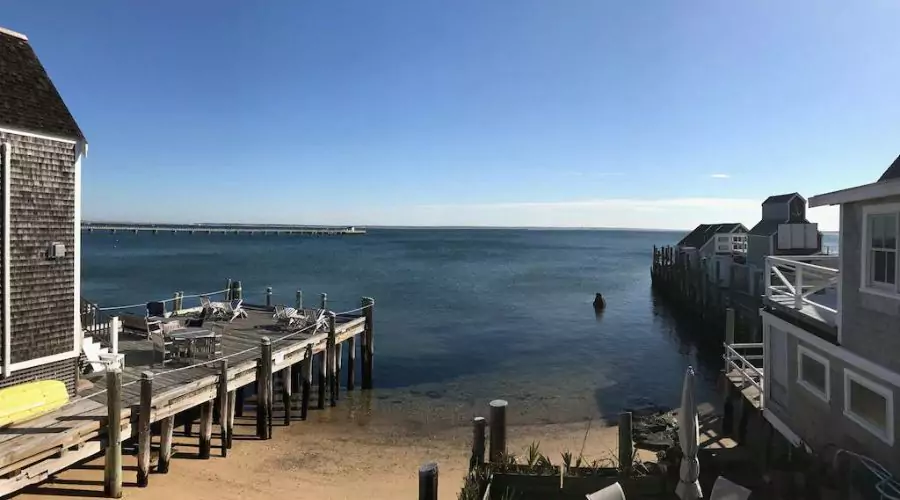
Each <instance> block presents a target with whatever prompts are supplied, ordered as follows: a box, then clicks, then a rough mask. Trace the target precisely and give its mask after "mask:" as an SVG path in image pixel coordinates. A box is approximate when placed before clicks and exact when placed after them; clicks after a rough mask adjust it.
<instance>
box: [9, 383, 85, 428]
mask: <svg viewBox="0 0 900 500" xmlns="http://www.w3.org/2000/svg"><path fill="white" fill-rule="evenodd" d="M68 402H69V393H68V391H66V384H64V383H62V382H60V381H59V380H39V381H37V382H26V383H24V384H19V385H14V386H12V387H6V388H4V389H0V427H5V426H7V425H11V424H18V423H19V422H24V421H25V420H29V419H32V418H35V417H39V416H41V415H43V414H45V413H49V412H51V411H53V410H55V409H57V408H59V407H61V406H63V405H64V404H66V403H68Z"/></svg>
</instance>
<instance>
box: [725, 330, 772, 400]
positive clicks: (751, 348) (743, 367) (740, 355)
mask: <svg viewBox="0 0 900 500" xmlns="http://www.w3.org/2000/svg"><path fill="white" fill-rule="evenodd" d="M757 352H758V354H757ZM723 357H724V358H725V373H726V374H728V373H731V372H732V371H736V372H738V373H739V374H740V375H741V378H742V379H743V380H744V381H745V382H747V383H749V384H750V385H752V386H753V387H756V389H757V390H759V395H760V404H762V402H763V401H764V399H765V398H763V397H762V395H763V387H765V381H764V379H763V369H764V368H763V367H762V366H757V365H755V364H754V363H753V362H754V361H762V360H763V358H764V356H763V344H762V342H754V343H747V344H728V343H726V344H725V355H724V356H723ZM760 364H761V363H760Z"/></svg>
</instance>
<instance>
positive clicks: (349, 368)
mask: <svg viewBox="0 0 900 500" xmlns="http://www.w3.org/2000/svg"><path fill="white" fill-rule="evenodd" d="M176 295H177V294H176ZM298 297H299V292H298ZM175 300H179V299H177V298H176V299H175ZM180 300H182V301H183V298H182V299H180ZM179 305H181V304H179ZM244 307H245V309H246V312H247V317H246V318H238V319H235V320H234V321H233V322H227V321H215V322H209V321H207V322H206V323H205V324H204V328H210V329H211V330H213V331H214V332H217V333H218V332H222V350H223V352H222V355H221V357H219V358H217V359H214V360H211V361H207V362H200V363H198V364H196V365H188V366H182V367H166V368H163V367H160V366H156V367H154V366H152V363H153V361H154V354H153V346H152V342H151V341H150V340H147V339H146V338H140V337H138V336H129V335H128V334H127V333H122V335H121V338H120V340H119V341H118V350H119V354H123V355H124V364H125V367H124V368H123V369H115V368H113V369H109V370H107V372H106V373H105V374H103V376H101V377H100V378H99V380H96V381H95V382H94V387H92V388H89V389H85V390H83V391H82V392H83V394H82V395H79V396H78V397H76V398H74V399H73V401H72V402H70V403H69V404H67V405H66V406H64V407H63V408H61V409H59V410H57V411H54V412H52V413H50V414H47V415H44V416H41V417H39V418H37V419H33V420H30V421H27V422H23V423H21V424H17V425H14V426H11V427H7V428H4V429H0V497H2V496H4V495H8V494H12V493H15V492H17V491H19V490H21V489H22V488H25V487H26V486H29V485H32V484H36V483H40V482H42V481H44V480H45V479H47V478H49V477H50V476H52V475H53V474H56V473H57V472H59V471H62V470H64V469H66V468H68V467H70V466H72V465H73V464H76V463H79V462H81V461H84V460H86V459H88V458H91V457H93V456H95V455H99V454H101V453H103V454H105V457H106V470H105V472H104V478H105V482H104V484H105V493H106V495H107V496H108V497H112V498H118V497H120V496H121V495H122V458H121V454H122V450H121V442H122V441H126V440H132V439H136V440H137V441H136V442H137V449H138V471H137V484H138V485H139V486H147V485H148V484H149V482H150V478H151V475H150V473H151V472H152V471H151V462H150V450H151V447H154V448H156V447H158V448H159V458H158V464H157V465H156V468H155V472H156V473H166V472H168V471H169V469H170V467H171V457H172V432H173V429H174V427H175V425H176V417H182V416H185V415H186V416H187V418H179V420H183V421H184V423H185V424H186V425H191V423H192V422H193V421H194V416H195V415H196V413H197V412H199V416H200V422H199V432H198V433H197V434H196V435H197V439H198V441H199V457H200V458H209V457H210V455H211V454H212V452H213V448H212V447H213V444H212V436H213V427H214V426H213V419H214V414H218V415H219V418H218V422H219V423H218V425H217V430H218V432H217V433H216V434H217V435H218V448H217V449H218V450H219V452H220V454H221V455H222V456H225V455H226V454H227V450H228V448H230V447H231V443H232V440H231V436H232V431H233V426H234V416H235V414H236V413H237V414H241V413H242V411H243V409H244V405H245V398H244V394H243V392H244V389H245V388H246V387H247V386H251V387H255V391H254V392H255V393H256V394H257V395H258V397H256V398H255V403H254V404H255V406H256V416H257V437H258V438H259V439H271V438H272V422H271V420H272V413H273V407H274V406H275V400H276V399H279V400H280V403H281V404H282V405H283V406H284V409H285V416H284V422H285V424H290V423H291V422H292V421H293V420H296V419H298V418H299V419H300V420H303V419H305V418H306V416H307V412H308V409H309V406H310V399H311V398H314V396H313V394H312V393H313V390H317V392H318V394H317V395H318V398H315V399H316V402H315V403H314V404H316V406H317V407H318V408H320V409H322V408H324V407H325V400H326V398H325V396H326V391H327V392H328V393H329V394H328V401H329V404H330V406H335V405H336V404H337V401H338V397H339V393H340V390H341V386H342V384H341V381H340V380H339V377H340V374H341V372H340V367H341V365H342V364H343V366H344V367H345V373H346V374H347V384H346V389H347V390H352V389H353V388H354V386H355V384H354V382H353V380H351V378H353V377H355V366H354V363H355V362H356V359H357V356H356V345H357V344H358V345H359V349H360V357H359V358H360V365H361V366H360V371H361V373H362V389H371V388H372V385H373V365H374V328H373V325H374V323H373V313H374V300H372V299H369V298H363V299H362V303H361V305H360V307H359V308H358V309H356V310H354V311H351V312H348V313H343V314H334V313H332V312H328V313H327V314H326V317H327V325H326V326H325V327H324V329H319V330H318V331H315V333H312V332H313V330H314V327H313V329H306V331H303V330H300V331H298V329H295V330H294V331H290V330H282V329H280V328H278V327H276V325H275V324H274V321H273V318H272V314H273V310H274V307H267V306H244ZM357 337H359V339H360V342H356V338H357ZM345 344H346V345H347V347H348V348H347V349H343V346H344V345H345ZM342 352H346V353H347V354H346V356H347V360H346V361H345V362H344V363H346V364H344V363H342V360H341V359H340V356H341V355H342ZM314 364H315V365H318V372H319V373H320V374H321V375H320V378H319V380H318V381H317V383H316V385H314V384H313V380H312V374H313V373H314V372H316V371H317V369H314V368H313V365H314ZM276 389H280V390H278V391H276ZM297 403H299V404H297ZM292 406H299V407H300V412H299V415H296V416H295V415H293V414H292ZM111 422H113V423H114V425H110V423H111ZM154 428H159V429H161V431H160V432H159V435H158V437H157V436H154V435H153V431H152V430H153V429H154ZM188 435H190V433H188ZM155 437H156V439H154V438H155ZM154 441H155V442H154Z"/></svg>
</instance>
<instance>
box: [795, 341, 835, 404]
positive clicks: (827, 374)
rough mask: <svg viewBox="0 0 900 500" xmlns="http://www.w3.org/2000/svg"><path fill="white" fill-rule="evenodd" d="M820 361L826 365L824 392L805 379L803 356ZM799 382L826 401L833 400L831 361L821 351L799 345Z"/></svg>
mask: <svg viewBox="0 0 900 500" xmlns="http://www.w3.org/2000/svg"><path fill="white" fill-rule="evenodd" d="M804 356H806V357H807V358H809V359H811V360H813V361H815V362H818V363H819V364H821V365H823V366H824V367H825V392H822V389H819V388H818V387H816V386H814V385H813V384H811V383H809V382H807V381H806V380H804V379H803V357H804ZM797 384H799V385H801V386H803V387H804V388H805V389H806V390H807V391H809V392H810V393H812V395H813V396H815V397H817V398H819V399H821V400H822V401H824V402H826V403H827V402H829V401H831V362H830V361H829V360H828V358H826V357H824V356H822V355H821V354H819V353H816V352H813V351H811V350H809V349H808V348H806V347H804V346H802V345H798V346H797Z"/></svg>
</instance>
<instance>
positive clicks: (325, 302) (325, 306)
mask: <svg viewBox="0 0 900 500" xmlns="http://www.w3.org/2000/svg"><path fill="white" fill-rule="evenodd" d="M321 305H322V307H321V309H328V294H327V293H323V294H322V302H321Z"/></svg>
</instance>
